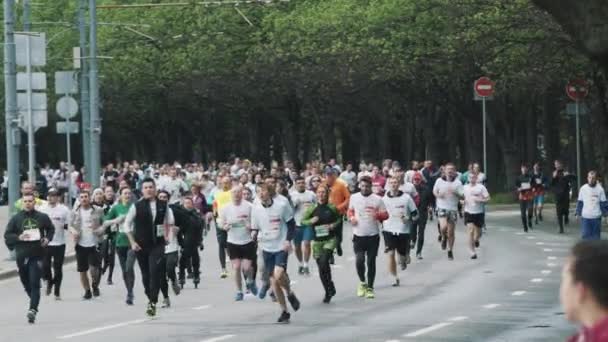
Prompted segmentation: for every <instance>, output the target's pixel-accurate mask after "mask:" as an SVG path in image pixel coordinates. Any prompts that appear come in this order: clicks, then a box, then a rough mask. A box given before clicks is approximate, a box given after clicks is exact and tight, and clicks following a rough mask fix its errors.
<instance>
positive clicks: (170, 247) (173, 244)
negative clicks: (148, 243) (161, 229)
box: [165, 227, 179, 254]
mask: <svg viewBox="0 0 608 342" xmlns="http://www.w3.org/2000/svg"><path fill="white" fill-rule="evenodd" d="M178 250H179V243H178V242H177V234H176V232H175V231H174V230H173V227H171V229H170V230H169V243H168V244H166V245H165V254H169V253H174V252H177V251H178Z"/></svg>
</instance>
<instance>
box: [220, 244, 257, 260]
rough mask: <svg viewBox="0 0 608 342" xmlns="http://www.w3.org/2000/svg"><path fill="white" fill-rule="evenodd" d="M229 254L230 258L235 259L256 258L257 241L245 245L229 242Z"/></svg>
mask: <svg viewBox="0 0 608 342" xmlns="http://www.w3.org/2000/svg"><path fill="white" fill-rule="evenodd" d="M227 247H228V256H229V257H230V260H234V259H247V260H251V261H253V260H255V259H256V255H255V254H256V253H255V252H256V248H255V243H253V242H249V243H247V244H244V245H237V244H234V243H230V242H228V246H227Z"/></svg>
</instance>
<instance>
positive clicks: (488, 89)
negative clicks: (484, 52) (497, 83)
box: [473, 76, 494, 97]
mask: <svg viewBox="0 0 608 342" xmlns="http://www.w3.org/2000/svg"><path fill="white" fill-rule="evenodd" d="M473 89H474V90H475V93H476V94H477V95H478V96H480V97H488V96H492V95H493V94H494V82H492V80H490V78H488V77H485V76H484V77H480V78H478V79H477V80H476V81H475V83H474V85H473Z"/></svg>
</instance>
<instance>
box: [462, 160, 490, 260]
mask: <svg viewBox="0 0 608 342" xmlns="http://www.w3.org/2000/svg"><path fill="white" fill-rule="evenodd" d="M478 178H479V175H478V174H477V173H475V172H472V173H469V175H468V181H469V183H468V184H467V185H465V186H464V190H463V192H464V224H465V225H466V226H467V228H468V229H469V249H470V251H471V259H477V253H476V252H475V248H476V247H479V238H480V236H481V227H482V226H483V215H484V203H487V202H488V201H489V200H490V194H489V193H488V189H486V187H485V186H484V185H483V184H481V183H479V182H478Z"/></svg>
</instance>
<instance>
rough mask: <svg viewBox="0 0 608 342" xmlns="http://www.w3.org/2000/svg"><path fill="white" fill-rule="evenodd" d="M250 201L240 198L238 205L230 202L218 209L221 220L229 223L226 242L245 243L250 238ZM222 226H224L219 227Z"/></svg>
mask: <svg viewBox="0 0 608 342" xmlns="http://www.w3.org/2000/svg"><path fill="white" fill-rule="evenodd" d="M251 208H252V205H251V203H249V202H247V201H245V200H242V201H241V203H240V204H239V205H236V204H234V202H231V203H229V204H226V205H225V206H224V207H223V208H222V209H221V210H220V217H221V221H222V222H224V223H227V224H229V225H230V230H228V242H229V243H233V244H235V245H245V244H248V243H250V242H251V241H253V240H252V239H251V230H250V229H248V227H249V228H251ZM220 228H222V229H223V228H224V227H220Z"/></svg>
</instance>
